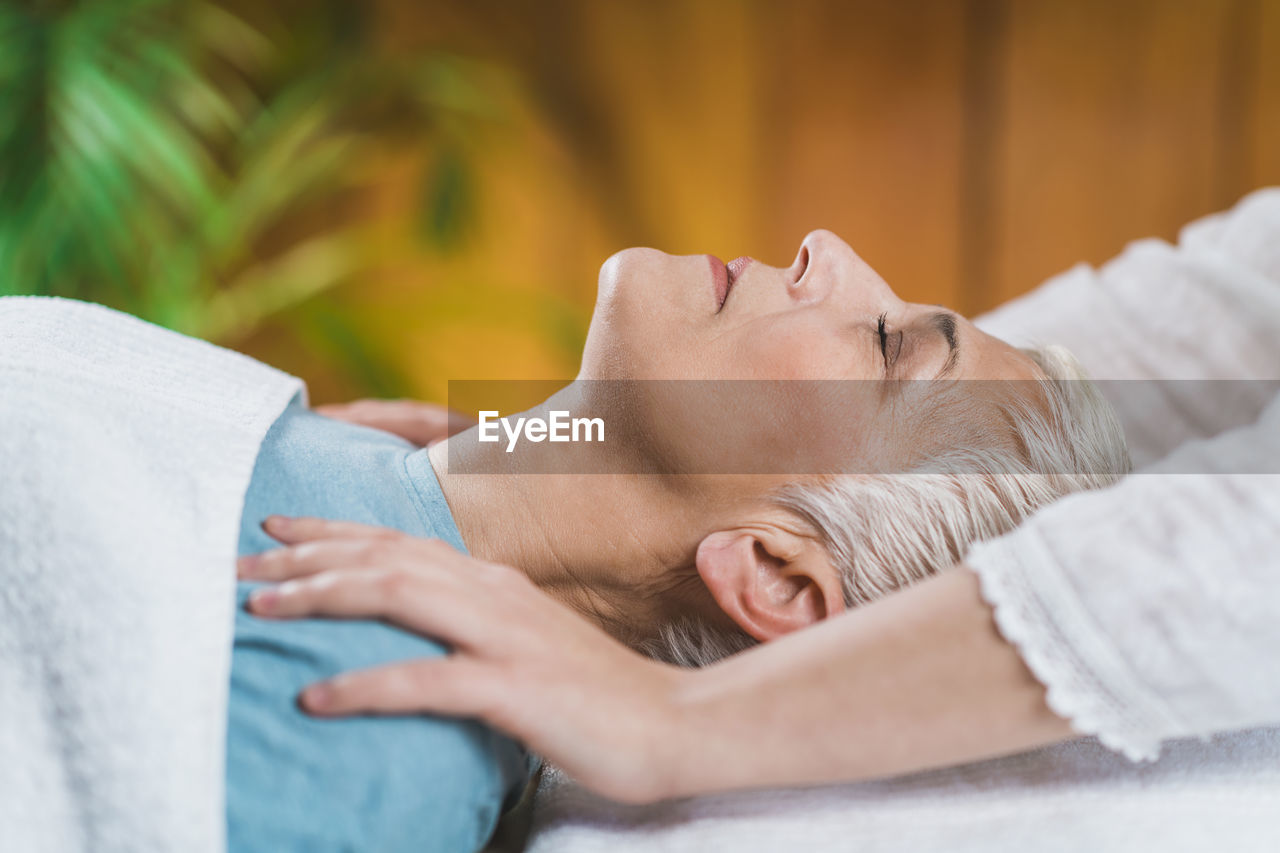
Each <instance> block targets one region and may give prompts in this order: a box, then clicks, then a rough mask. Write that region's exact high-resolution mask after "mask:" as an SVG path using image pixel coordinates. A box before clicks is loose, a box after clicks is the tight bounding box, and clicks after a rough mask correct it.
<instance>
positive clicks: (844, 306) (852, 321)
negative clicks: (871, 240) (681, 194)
mask: <svg viewBox="0 0 1280 853" xmlns="http://www.w3.org/2000/svg"><path fill="white" fill-rule="evenodd" d="M1038 376H1039V372H1038V370H1037V368H1036V367H1035V365H1034V364H1033V363H1032V362H1031V360H1030V359H1029V358H1027V357H1026V356H1025V355H1024V354H1022V353H1021V352H1019V351H1018V350H1017V349H1015V348H1013V347H1011V346H1009V345H1008V344H1006V343H1004V342H1003V341H1001V340H999V339H997V338H993V337H991V336H990V335H987V334H985V333H983V332H981V331H979V330H978V329H977V328H976V327H975V326H974V325H973V324H972V323H970V322H969V321H967V320H965V319H964V318H962V317H960V316H959V315H958V314H955V313H954V312H951V311H947V310H946V309H943V308H941V307H939V306H937V305H920V304H913V303H909V302H904V301H902V300H901V299H899V298H898V297H897V295H896V294H895V293H894V292H893V290H891V289H890V288H889V286H888V285H887V284H886V283H885V281H884V279H882V278H881V277H880V276H879V275H877V274H876V272H875V270H873V269H871V267H869V266H868V265H867V264H866V263H865V262H864V261H863V260H862V259H861V258H860V257H858V255H857V254H856V253H855V252H854V251H853V249H851V248H850V247H849V245H848V244H847V243H845V242H844V241H843V240H841V239H840V238H839V237H837V236H836V235H835V234H833V233H831V232H830V231H814V232H812V233H810V234H809V235H808V236H806V237H805V238H804V241H803V242H802V243H801V244H800V251H799V253H798V255H797V256H796V260H795V263H793V264H792V265H791V266H790V267H787V268H785V269H780V268H778V267H771V266H767V265H765V264H762V263H760V262H758V261H754V260H752V259H750V258H746V257H743V258H739V259H737V260H735V261H732V262H730V264H729V265H728V267H727V268H726V266H725V264H723V263H722V262H721V261H720V260H719V259H718V258H715V257H713V256H711V255H679V256H677V255H668V254H665V253H663V252H660V251H657V250H656V249H626V250H623V251H621V252H618V253H617V254H615V255H613V256H612V257H610V258H609V259H608V260H607V261H605V263H604V265H603V266H602V267H601V269H600V280H599V291H598V296H597V301H596V310H595V315H594V317H593V319H592V324H591V330H590V333H589V334H588V336H587V344H586V348H585V351H584V353H583V361H582V371H581V373H580V375H579V378H582V379H862V380H865V379H932V378H935V377H937V378H956V379H979V378H980V379H1014V380H1017V379H1034V378H1037V377H1038Z"/></svg>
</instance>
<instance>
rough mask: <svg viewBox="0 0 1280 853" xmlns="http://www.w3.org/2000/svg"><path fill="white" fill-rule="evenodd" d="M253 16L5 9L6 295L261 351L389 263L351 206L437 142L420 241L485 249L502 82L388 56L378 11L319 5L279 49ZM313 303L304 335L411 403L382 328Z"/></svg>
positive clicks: (2, 236)
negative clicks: (87, 306)
mask: <svg viewBox="0 0 1280 853" xmlns="http://www.w3.org/2000/svg"><path fill="white" fill-rule="evenodd" d="M231 6H232V4H230V3H216V2H201V1H199V0H82V2H70V0H62V2H58V0H43V2H41V0H29V2H22V0H0V294H16V293H27V294H48V295H61V296H70V297H75V298H79V299H86V300H90V301H96V302H102V303H105V304H108V305H111V306H112V307H116V308H120V309H122V310H125V311H128V312H130V313H133V314H136V315H137V316H140V317H142V318H144V319H147V320H150V321H153V322H156V323H160V324H162V325H165V326H168V327H170V328H173V329H176V330H178V331H182V332H185V333H187V334H193V335H197V336H200V337H204V338H208V339H212V340H219V341H225V340H227V339H230V338H234V337H237V336H242V335H244V334H246V333H248V332H249V331H251V330H253V329H254V328H256V327H258V326H259V325H260V324H262V323H263V322H264V321H266V320H267V319H268V318H269V317H272V316H273V315H276V314H279V313H280V312H284V311H286V310H288V309H293V308H296V307H298V306H300V305H302V303H304V302H307V301H308V300H312V298H313V297H315V296H316V295H317V294H320V293H322V292H325V291H328V290H330V289H332V288H334V287H336V286H337V285H340V284H342V283H343V282H347V281H351V280H354V279H355V278H356V277H357V276H358V275H359V274H360V273H361V272H362V271H367V270H368V269H369V268H370V266H371V265H373V264H375V263H376V262H379V261H383V260H385V258H380V257H375V255H376V254H377V253H376V252H375V250H374V244H373V243H372V242H371V241H370V239H369V229H370V221H369V217H368V216H363V217H362V216H361V215H359V213H358V212H357V213H356V214H354V215H351V214H348V213H346V211H350V210H352V209H356V210H357V211H358V207H359V205H358V200H359V192H360V189H361V187H362V184H363V183H364V182H365V181H367V180H368V178H369V174H370V172H371V169H370V165H371V164H375V163H378V162H381V161H383V160H384V159H385V158H387V157H388V156H393V155H394V154H395V153H396V152H397V151H399V150H404V151H421V150H422V149H423V147H424V146H430V151H431V153H432V157H433V161H434V163H435V166H434V168H432V169H430V170H428V173H427V175H426V177H425V178H424V186H423V191H422V201H421V205H420V207H421V214H420V216H419V225H420V227H419V228H418V235H417V236H418V237H419V239H420V240H423V241H425V242H426V243H427V244H428V245H430V246H434V247H436V248H448V247H450V246H453V245H456V244H457V243H458V242H459V241H461V240H462V239H464V238H465V236H466V229H467V226H468V223H469V221H470V217H471V215H472V214H473V212H474V210H473V208H474V204H473V201H472V199H473V195H474V193H473V189H472V185H471V184H472V180H471V174H470V170H469V164H468V160H467V157H466V151H467V138H468V134H469V133H470V131H471V129H472V128H473V127H474V126H475V125H476V124H477V123H485V122H491V121H494V120H500V119H501V109H500V108H499V106H498V101H497V100H495V98H494V97H493V96H492V85H491V84H492V82H493V80H494V77H493V75H494V73H495V72H494V69H491V68H488V67H486V66H483V65H482V64H480V63H478V62H475V61H472V60H466V59H463V58H461V57H457V56H453V55H450V54H446V53H442V52H434V53H430V54H427V55H418V56H414V57H412V58H407V59H406V58H403V57H396V56H394V55H391V54H389V53H388V52H386V51H381V50H378V49H376V48H372V47H371V46H370V45H368V44H367V43H366V42H365V39H366V38H367V33H368V30H369V29H370V27H369V26H368V23H369V16H370V15H371V12H370V11H369V10H368V8H367V6H366V4H364V3H362V2H359V0H347V2H336V0H331V2H328V3H321V4H312V6H311V7H310V8H309V10H308V12H307V14H305V15H299V16H295V18H293V19H291V20H290V21H289V23H288V37H287V38H279V39H274V40H273V39H271V38H269V37H268V36H267V35H266V34H265V31H264V28H262V27H261V26H258V25H254V24H251V23H250V22H249V21H248V20H247V19H246V17H244V16H242V15H241V14H239V13H237V12H236V11H234V10H233V9H232V8H231ZM249 8H250V9H256V10H258V11H262V10H263V9H264V8H265V9H268V10H269V9H270V8H271V7H257V6H250V7H249ZM281 29H283V27H281ZM311 307H312V309H313V310H307V311H299V312H296V314H297V317H298V319H299V322H301V323H303V324H311V326H313V328H311V329H309V330H307V329H304V330H302V333H303V335H302V336H303V337H311V338H316V337H319V338H322V339H324V340H326V341H331V342H333V343H334V347H332V349H333V353H332V355H333V356H334V357H335V358H337V357H339V355H340V356H341V357H342V358H343V359H345V361H346V365H345V367H346V369H348V370H355V371H357V372H358V373H359V374H360V376H359V384H361V385H363V387H364V388H366V389H367V390H369V391H371V392H373V393H403V392H404V387H403V386H404V382H402V381H400V380H398V379H396V378H395V376H396V371H395V370H394V369H393V368H394V366H393V365H390V364H388V363H387V361H386V359H385V358H380V357H379V356H378V355H377V353H376V350H375V349H374V348H372V347H370V346H368V340H369V338H370V335H369V334H368V330H364V329H359V328H354V327H353V326H352V322H353V321H352V320H351V319H350V315H349V314H348V313H347V312H343V311H334V310H322V309H315V306H314V305H312V306H311Z"/></svg>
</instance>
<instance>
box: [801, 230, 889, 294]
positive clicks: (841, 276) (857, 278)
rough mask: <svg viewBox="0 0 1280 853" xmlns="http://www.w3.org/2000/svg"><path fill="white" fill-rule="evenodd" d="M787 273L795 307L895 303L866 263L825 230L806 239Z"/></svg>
mask: <svg viewBox="0 0 1280 853" xmlns="http://www.w3.org/2000/svg"><path fill="white" fill-rule="evenodd" d="M787 272H788V274H789V276H790V277H789V279H788V281H789V284H788V288H787V289H788V292H789V294H790V295H791V298H792V299H793V300H795V301H796V302H797V303H798V304H803V305H813V304H816V303H820V302H825V301H829V300H830V301H839V302H850V303H858V304H861V303H863V302H866V303H868V304H870V303H881V302H885V301H888V300H893V299H896V296H895V294H894V293H893V291H892V290H890V289H889V287H888V285H887V284H885V282H884V280H883V279H881V278H880V276H878V275H876V273H875V271H874V270H872V269H871V268H870V267H869V266H867V263H866V261H864V260H862V258H860V257H859V256H858V254H857V253H856V252H854V251H853V248H852V247H851V246H850V245H849V244H848V243H846V242H845V241H844V240H842V239H840V237H839V236H838V235H836V234H835V233H833V232H831V231H828V230H826V229H818V230H816V231H810V232H809V233H808V234H806V235H805V238H804V240H802V241H801V243H800V251H799V253H798V254H797V255H796V260H795V263H793V264H792V265H791V267H790V268H789V269H788V270H787ZM851 307H852V305H851Z"/></svg>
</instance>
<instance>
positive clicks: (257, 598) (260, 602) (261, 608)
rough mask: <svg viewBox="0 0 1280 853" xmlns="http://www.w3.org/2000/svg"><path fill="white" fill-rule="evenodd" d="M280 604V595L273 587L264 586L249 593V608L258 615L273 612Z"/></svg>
mask: <svg viewBox="0 0 1280 853" xmlns="http://www.w3.org/2000/svg"><path fill="white" fill-rule="evenodd" d="M279 603H280V593H279V591H277V589H276V588H275V587H273V586H264V587H263V588H262V589H255V590H254V591H253V592H251V593H249V606H250V607H252V608H253V609H254V610H255V611H257V612H258V613H266V612H268V611H270V610H273V609H274V608H275V606H276V605H277V604H279Z"/></svg>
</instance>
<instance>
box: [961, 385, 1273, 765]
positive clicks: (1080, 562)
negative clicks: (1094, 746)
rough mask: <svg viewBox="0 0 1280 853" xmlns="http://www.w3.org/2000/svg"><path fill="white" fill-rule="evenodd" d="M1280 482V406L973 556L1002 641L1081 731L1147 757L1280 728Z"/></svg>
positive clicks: (1073, 501) (1070, 501) (1073, 499)
mask: <svg viewBox="0 0 1280 853" xmlns="http://www.w3.org/2000/svg"><path fill="white" fill-rule="evenodd" d="M1259 471H1265V472H1266V473H1257V472H1259ZM1187 472H1199V473H1187ZM1209 472H1214V473H1209ZM1277 472H1280V396H1278V397H1277V398H1276V399H1275V401H1274V402H1273V403H1272V404H1271V405H1270V406H1269V407H1268V408H1267V409H1266V411H1265V412H1264V414H1263V416H1262V418H1261V419H1260V420H1259V421H1258V422H1257V423H1256V424H1254V425H1252V426H1250V427H1245V428H1241V429H1237V430H1233V431H1230V432H1227V433H1224V434H1223V435H1221V436H1218V437H1217V438H1215V439H1212V440H1209V441H1201V442H1193V443H1191V444H1188V445H1187V446H1185V447H1183V448H1181V449H1179V450H1178V451H1177V452H1176V453H1174V454H1172V455H1170V456H1169V457H1167V458H1166V459H1164V460H1162V461H1161V462H1160V463H1158V464H1157V465H1155V466H1153V467H1152V468H1150V469H1148V471H1147V472H1145V473H1141V474H1137V475H1133V476H1131V477H1129V478H1128V479H1126V480H1124V481H1122V482H1121V483H1119V484H1118V485H1116V486H1114V487H1112V488H1110V489H1107V490H1104V491H1098V492H1089V493H1082V494H1077V495H1073V496H1070V497H1068V498H1066V499H1064V500H1062V501H1060V502H1058V503H1056V504H1053V505H1051V506H1050V507H1048V508H1046V509H1045V510H1043V511H1041V512H1040V513H1038V514H1036V515H1035V516H1033V517H1032V518H1031V519H1029V520H1028V521H1027V522H1026V523H1025V524H1024V525H1023V526H1022V527H1020V528H1019V529H1018V530H1016V531H1014V532H1013V533H1011V534H1009V535H1007V536H1004V537H1002V538H1000V539H996V540H992V541H990V542H987V543H983V544H980V545H978V546H976V547H975V548H974V549H973V550H972V551H971V552H970V554H969V555H968V557H967V563H968V564H969V565H970V566H971V567H972V568H973V569H974V570H975V571H976V572H977V574H978V575H979V577H980V578H981V583H982V590H983V595H984V597H985V598H986V599H987V601H988V602H989V603H990V604H991V605H992V606H993V607H994V610H995V619H996V623H997V625H998V626H999V628H1000V631H1001V633H1002V634H1003V635H1004V636H1005V637H1006V639H1008V640H1009V641H1010V642H1012V643H1013V644H1014V645H1015V646H1016V647H1017V648H1018V649H1019V651H1020V652H1021V654H1022V656H1023V659H1024V660H1025V661H1026V663H1027V665H1028V666H1029V667H1030V668H1031V670H1032V672H1033V673H1034V674H1035V675H1036V677H1037V678H1038V679H1039V680H1040V681H1041V682H1042V683H1043V684H1044V685H1045V686H1046V688H1047V689H1048V694H1047V695H1048V702H1049V706H1050V707H1051V708H1052V709H1053V710H1054V711H1055V712H1056V713H1058V714H1059V715H1061V716H1063V717H1065V718H1066V719H1068V720H1070V721H1071V723H1072V725H1073V727H1074V728H1076V730H1078V731H1079V732H1081V733H1083V734H1091V735H1096V736H1097V737H1098V738H1099V740H1100V741H1101V742H1102V743H1103V744H1105V745H1106V746H1108V747H1110V748H1112V749H1114V750H1116V751H1119V752H1122V753H1123V754H1124V755H1126V756H1128V757H1129V758H1131V759H1134V760H1139V759H1146V758H1153V757H1155V756H1156V755H1157V753H1158V752H1159V746H1160V743H1161V741H1163V740H1166V739H1169V738H1178V737H1186V736H1193V735H1196V736H1205V735H1208V734H1210V733H1213V732H1219V731H1227V730H1233V729H1241V728H1252V727H1256V726H1262V725H1273V724H1280V473H1277Z"/></svg>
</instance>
